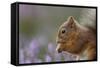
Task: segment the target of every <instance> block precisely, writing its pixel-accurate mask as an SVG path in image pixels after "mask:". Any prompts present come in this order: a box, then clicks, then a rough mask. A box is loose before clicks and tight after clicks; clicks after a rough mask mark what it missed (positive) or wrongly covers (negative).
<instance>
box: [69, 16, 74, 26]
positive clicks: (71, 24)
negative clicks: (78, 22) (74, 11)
mask: <svg viewBox="0 0 100 68" xmlns="http://www.w3.org/2000/svg"><path fill="white" fill-rule="evenodd" d="M68 23H69V26H71V27H74V26H75V19H74V17H73V16H70V17H69V18H68Z"/></svg>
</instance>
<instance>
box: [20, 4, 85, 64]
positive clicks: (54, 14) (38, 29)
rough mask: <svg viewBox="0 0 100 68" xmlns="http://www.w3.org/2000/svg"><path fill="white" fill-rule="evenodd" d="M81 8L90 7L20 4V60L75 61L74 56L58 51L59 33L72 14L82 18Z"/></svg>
mask: <svg viewBox="0 0 100 68" xmlns="http://www.w3.org/2000/svg"><path fill="white" fill-rule="evenodd" d="M82 10H87V8H75V7H57V6H56V7H55V6H43V5H41V6H40V5H24V4H22V5H20V6H19V63H21V64H24V63H42V62H57V61H72V60H75V57H74V56H71V55H65V54H58V53H57V52H56V51H55V49H56V36H57V31H58V28H59V27H60V25H61V24H63V23H64V22H65V21H66V20H67V18H68V17H69V16H73V17H74V18H75V19H76V20H77V21H79V18H80V15H81V12H82Z"/></svg>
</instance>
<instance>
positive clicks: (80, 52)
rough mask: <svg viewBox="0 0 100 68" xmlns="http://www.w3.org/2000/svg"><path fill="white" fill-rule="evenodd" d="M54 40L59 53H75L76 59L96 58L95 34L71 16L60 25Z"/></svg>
mask: <svg viewBox="0 0 100 68" xmlns="http://www.w3.org/2000/svg"><path fill="white" fill-rule="evenodd" d="M56 42H57V48H56V50H57V51H58V52H59V53H60V52H63V51H64V52H69V53H71V54H73V55H76V56H77V57H78V58H77V60H94V59H96V34H95V33H94V32H93V31H92V30H91V29H89V28H87V27H85V26H82V25H81V24H79V23H78V22H77V21H76V20H75V19H74V17H72V16H70V17H69V18H68V20H67V21H66V22H64V23H63V24H62V25H61V26H60V28H59V30H58V35H57V39H56Z"/></svg>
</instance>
